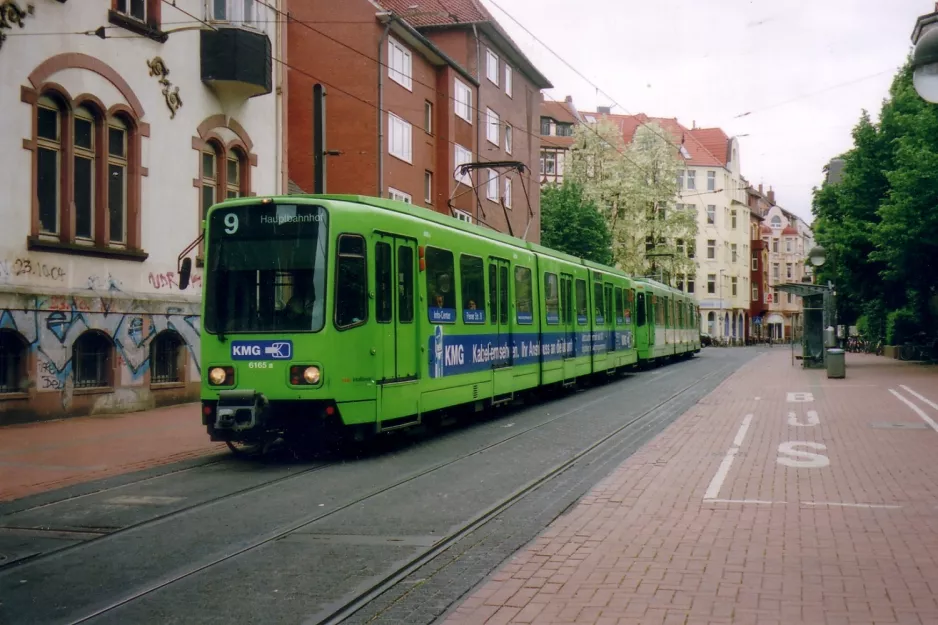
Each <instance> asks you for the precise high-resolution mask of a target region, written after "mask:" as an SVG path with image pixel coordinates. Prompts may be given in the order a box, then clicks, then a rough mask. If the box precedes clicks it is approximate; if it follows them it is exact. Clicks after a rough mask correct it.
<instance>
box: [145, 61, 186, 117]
mask: <svg viewBox="0 0 938 625" xmlns="http://www.w3.org/2000/svg"><path fill="white" fill-rule="evenodd" d="M147 66H148V67H149V68H150V76H159V77H160V80H159V82H160V84H161V85H163V97H164V98H165V99H166V106H167V107H168V108H169V118H170V119H173V118H174V117H176V111H177V110H179V108H180V107H181V106H182V98H180V97H179V87H176V88H175V89H174V88H173V86H172V85H171V84H170V82H169V79H167V78H166V77H167V76H169V69H168V68H167V67H166V63H164V62H163V59H162V58H160V57H158V56H155V57H153V59H152V60H150V61H147Z"/></svg>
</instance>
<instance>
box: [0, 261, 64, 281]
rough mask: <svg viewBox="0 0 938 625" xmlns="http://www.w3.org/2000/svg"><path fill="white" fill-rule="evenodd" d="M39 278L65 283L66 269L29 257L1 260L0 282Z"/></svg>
mask: <svg viewBox="0 0 938 625" xmlns="http://www.w3.org/2000/svg"><path fill="white" fill-rule="evenodd" d="M37 278H44V279H46V280H48V281H52V282H60V283H64V282H65V278H66V272H65V268H64V267H61V266H59V265H56V264H54V263H44V262H42V261H41V260H36V259H34V258H28V257H20V258H11V259H6V260H0V282H12V281H14V280H20V281H28V280H35V279H37Z"/></svg>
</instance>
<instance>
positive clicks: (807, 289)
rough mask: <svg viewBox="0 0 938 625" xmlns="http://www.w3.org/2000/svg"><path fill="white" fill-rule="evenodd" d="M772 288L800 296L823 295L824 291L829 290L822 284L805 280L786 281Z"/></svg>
mask: <svg viewBox="0 0 938 625" xmlns="http://www.w3.org/2000/svg"><path fill="white" fill-rule="evenodd" d="M772 288H773V289H777V290H779V291H783V292H785V293H791V294H792V295H798V296H800V297H810V296H811V295H823V294H824V293H828V292H829V290H828V288H827V287H826V286H821V285H820V284H807V283H805V282H786V283H785V284H779V285H776V286H773V287H772Z"/></svg>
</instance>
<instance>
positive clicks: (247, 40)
mask: <svg viewBox="0 0 938 625" xmlns="http://www.w3.org/2000/svg"><path fill="white" fill-rule="evenodd" d="M200 34H201V52H202V82H204V83H205V84H206V85H208V86H209V87H211V88H212V89H213V90H214V91H215V92H216V93H217V94H218V95H219V96H223V97H231V98H238V99H245V100H246V99H248V98H253V97H255V96H259V95H265V94H268V93H270V92H271V90H272V88H271V83H272V77H271V73H272V71H271V70H272V58H271V50H270V39H268V37H267V35H266V34H264V33H262V32H259V31H256V30H253V29H250V28H241V27H237V26H230V27H226V26H219V27H218V29H217V30H202V31H201V33H200Z"/></svg>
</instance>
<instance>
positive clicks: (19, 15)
mask: <svg viewBox="0 0 938 625" xmlns="http://www.w3.org/2000/svg"><path fill="white" fill-rule="evenodd" d="M35 10H36V9H35V7H34V6H33V5H32V4H27V5H26V9H25V10H24V9H21V8H20V5H19V3H18V2H16V0H3V2H0V48H2V47H3V42H4V41H6V39H7V35H6V33H5V32H3V31H5V30H12V29H13V27H14V26H19V27H20V28H23V26H24V24H23V18H25V17H26V16H27V15H32V14H33V13H34V11H35Z"/></svg>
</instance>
